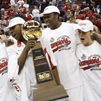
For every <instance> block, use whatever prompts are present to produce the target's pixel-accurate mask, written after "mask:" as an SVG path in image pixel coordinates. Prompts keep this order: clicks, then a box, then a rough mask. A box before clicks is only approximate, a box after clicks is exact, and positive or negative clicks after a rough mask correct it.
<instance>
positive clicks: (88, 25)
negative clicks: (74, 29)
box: [78, 20, 93, 32]
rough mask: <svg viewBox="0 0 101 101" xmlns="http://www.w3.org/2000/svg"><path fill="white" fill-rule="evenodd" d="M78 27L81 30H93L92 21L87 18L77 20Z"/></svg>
mask: <svg viewBox="0 0 101 101" xmlns="http://www.w3.org/2000/svg"><path fill="white" fill-rule="evenodd" d="M78 25H79V26H78V29H80V30H82V31H83V32H88V31H90V30H91V31H93V23H92V22H91V21H89V20H81V21H79V22H78Z"/></svg>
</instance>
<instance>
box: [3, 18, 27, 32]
mask: <svg viewBox="0 0 101 101" xmlns="http://www.w3.org/2000/svg"><path fill="white" fill-rule="evenodd" d="M24 23H25V20H24V19H23V18H21V17H14V18H12V19H11V20H10V21H9V25H8V26H7V27H5V29H4V31H9V28H11V27H13V26H15V25H17V24H24Z"/></svg>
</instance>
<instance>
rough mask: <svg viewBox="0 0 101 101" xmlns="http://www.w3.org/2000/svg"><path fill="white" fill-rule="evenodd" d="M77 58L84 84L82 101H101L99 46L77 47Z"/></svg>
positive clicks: (100, 56) (100, 57)
mask: <svg viewBox="0 0 101 101" xmlns="http://www.w3.org/2000/svg"><path fill="white" fill-rule="evenodd" d="M76 54H77V57H78V59H79V66H80V68H81V75H82V78H83V83H84V101H101V45H100V44H99V43H98V42H96V41H94V43H93V44H92V45H90V46H86V47H85V46H84V45H83V44H80V45H78V46H77V52H76Z"/></svg>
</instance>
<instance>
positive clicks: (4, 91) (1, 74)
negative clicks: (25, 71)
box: [0, 42, 16, 101]
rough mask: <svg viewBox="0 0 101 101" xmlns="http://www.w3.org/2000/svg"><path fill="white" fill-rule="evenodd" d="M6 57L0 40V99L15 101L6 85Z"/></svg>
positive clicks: (2, 100) (1, 100)
mask: <svg viewBox="0 0 101 101" xmlns="http://www.w3.org/2000/svg"><path fill="white" fill-rule="evenodd" d="M7 73H8V57H7V52H6V47H5V44H1V42H0V101H16V100H15V99H14V98H13V96H12V93H11V91H10V90H11V89H10V86H9V85H8V75H7Z"/></svg>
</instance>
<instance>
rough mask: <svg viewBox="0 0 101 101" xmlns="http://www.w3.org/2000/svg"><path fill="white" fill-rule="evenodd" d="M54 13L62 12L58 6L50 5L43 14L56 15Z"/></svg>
mask: <svg viewBox="0 0 101 101" xmlns="http://www.w3.org/2000/svg"><path fill="white" fill-rule="evenodd" d="M54 12H56V13H58V14H60V11H59V9H58V8H57V7H56V6H54V5H50V6H47V7H46V8H45V9H44V11H43V14H49V13H54Z"/></svg>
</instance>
